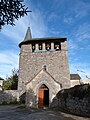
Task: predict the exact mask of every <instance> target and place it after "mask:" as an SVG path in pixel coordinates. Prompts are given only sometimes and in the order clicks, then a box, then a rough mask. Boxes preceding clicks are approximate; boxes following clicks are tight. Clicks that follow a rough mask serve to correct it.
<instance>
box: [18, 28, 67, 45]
mask: <svg viewBox="0 0 90 120" xmlns="http://www.w3.org/2000/svg"><path fill="white" fill-rule="evenodd" d="M57 40H60V41H62V42H63V41H66V40H67V38H64V37H63V38H60V37H47V38H32V35H31V30H30V27H28V29H27V32H26V36H25V38H24V40H23V41H22V42H21V43H20V44H19V47H21V45H23V44H29V43H30V42H37V43H38V42H42V41H50V42H51V41H57Z"/></svg>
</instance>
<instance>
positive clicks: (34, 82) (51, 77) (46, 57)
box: [18, 28, 70, 107]
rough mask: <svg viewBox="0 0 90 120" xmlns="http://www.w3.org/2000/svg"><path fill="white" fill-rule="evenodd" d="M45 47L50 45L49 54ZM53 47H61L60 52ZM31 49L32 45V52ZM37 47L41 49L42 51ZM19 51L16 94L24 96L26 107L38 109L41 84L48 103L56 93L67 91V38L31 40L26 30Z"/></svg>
mask: <svg viewBox="0 0 90 120" xmlns="http://www.w3.org/2000/svg"><path fill="white" fill-rule="evenodd" d="M47 43H49V45H50V49H49V50H47V49H46V45H47ZM56 43H58V45H60V48H59V50H56V48H55V44H56ZM33 45H35V46H34V47H35V50H34V51H33ZM40 45H42V49H41V50H40V49H39V47H40ZM19 47H20V48H21V52H20V64H19V81H18V90H19V93H20V95H21V94H23V93H25V92H26V104H27V105H28V106H32V105H33V106H36V107H37V105H36V104H38V89H39V87H40V85H42V84H45V85H46V86H47V87H48V89H49V101H50V102H52V99H53V97H54V96H55V95H56V94H57V93H58V91H59V90H61V89H64V88H69V87H70V73H69V64H68V49H67V39H66V38H32V37H31V31H30V28H28V30H27V33H26V36H25V39H24V41H23V42H21V43H20V44H19ZM44 66H45V69H43V68H44ZM31 91H32V92H31ZM31 94H32V95H33V96H32V95H31ZM50 102H49V103H50Z"/></svg>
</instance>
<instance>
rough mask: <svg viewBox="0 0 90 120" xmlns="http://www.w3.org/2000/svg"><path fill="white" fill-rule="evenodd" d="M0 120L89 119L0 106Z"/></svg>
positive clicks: (48, 111) (11, 106)
mask: <svg viewBox="0 0 90 120" xmlns="http://www.w3.org/2000/svg"><path fill="white" fill-rule="evenodd" d="M0 120H90V118H84V117H79V116H75V115H70V114H66V113H63V112H60V111H58V112H57V111H51V110H37V109H30V108H29V109H26V108H19V107H17V106H13V105H10V106H9V105H3V106H2V105H1V106H0Z"/></svg>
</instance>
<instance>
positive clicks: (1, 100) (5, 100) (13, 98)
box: [0, 90, 19, 104]
mask: <svg viewBox="0 0 90 120" xmlns="http://www.w3.org/2000/svg"><path fill="white" fill-rule="evenodd" d="M18 96H19V94H18V91H17V90H4V91H0V104H10V103H17V100H18Z"/></svg>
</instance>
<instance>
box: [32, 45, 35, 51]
mask: <svg viewBox="0 0 90 120" xmlns="http://www.w3.org/2000/svg"><path fill="white" fill-rule="evenodd" d="M32 52H35V44H32Z"/></svg>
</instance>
